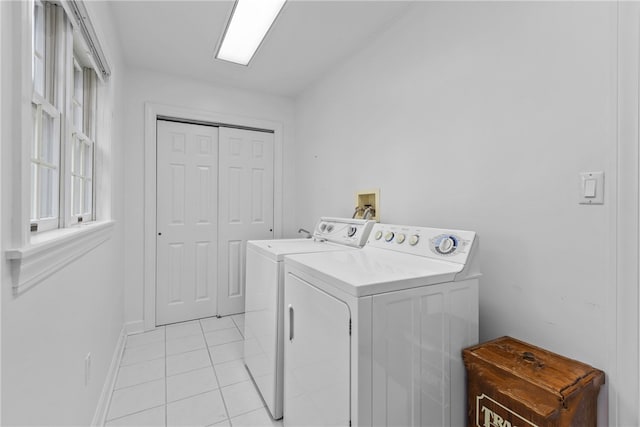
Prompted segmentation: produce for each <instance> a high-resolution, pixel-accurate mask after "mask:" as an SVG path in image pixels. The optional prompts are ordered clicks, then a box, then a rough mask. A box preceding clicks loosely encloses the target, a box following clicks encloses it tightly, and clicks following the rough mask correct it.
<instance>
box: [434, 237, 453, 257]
mask: <svg viewBox="0 0 640 427" xmlns="http://www.w3.org/2000/svg"><path fill="white" fill-rule="evenodd" d="M433 248H434V249H435V251H436V253H439V254H440V255H450V254H452V253H454V252H455V251H456V249H458V238H457V237H456V236H454V235H452V234H444V235H442V236H438V237H436V239H435V241H434V242H433Z"/></svg>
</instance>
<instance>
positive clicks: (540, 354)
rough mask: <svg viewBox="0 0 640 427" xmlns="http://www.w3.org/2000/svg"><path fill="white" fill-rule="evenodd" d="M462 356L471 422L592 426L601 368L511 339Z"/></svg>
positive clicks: (500, 426) (489, 426)
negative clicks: (465, 370)
mask: <svg viewBox="0 0 640 427" xmlns="http://www.w3.org/2000/svg"><path fill="white" fill-rule="evenodd" d="M462 357H463V359H464V364H465V367H466V369H467V396H468V397H467V399H468V400H467V411H468V415H469V417H468V425H469V426H476V427H531V426H538V427H542V426H554V427H556V426H557V427H565V426H576V427H578V426H579V427H588V426H594V427H595V426H596V424H597V400H598V392H599V390H600V386H601V385H602V384H604V372H602V371H600V370H598V369H595V368H593V367H591V366H589V365H586V364H584V363H581V362H578V361H576V360H572V359H568V358H566V357H563V356H560V355H557V354H555V353H552V352H550V351H547V350H544V349H542V348H539V347H535V346H533V345H530V344H527V343H525V342H522V341H518V340H516V339H514V338H510V337H502V338H498V339H496V340H493V341H489V342H486V343H484V344H479V345H476V346H473V347H469V348H467V349H465V350H463V352H462Z"/></svg>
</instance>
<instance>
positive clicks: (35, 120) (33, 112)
mask: <svg viewBox="0 0 640 427" xmlns="http://www.w3.org/2000/svg"><path fill="white" fill-rule="evenodd" d="M31 118H32V120H33V135H32V136H33V141H32V145H31V157H32V158H34V159H35V158H37V157H38V151H39V150H38V132H39V130H38V129H37V125H38V106H37V105H35V104H31Z"/></svg>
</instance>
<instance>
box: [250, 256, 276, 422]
mask: <svg viewBox="0 0 640 427" xmlns="http://www.w3.org/2000/svg"><path fill="white" fill-rule="evenodd" d="M282 269H283V263H282V262H276V261H274V260H273V259H270V258H268V257H267V256H265V255H263V254H260V253H259V252H258V251H255V250H252V249H251V248H250V247H249V249H248V250H247V271H246V301H245V326H244V363H245V365H246V366H247V369H248V370H249V372H250V373H251V376H252V378H253V380H254V382H255V384H256V386H257V387H258V390H259V391H260V394H261V395H262V398H263V399H264V401H265V403H266V404H267V407H268V408H269V412H271V415H272V416H273V417H274V418H276V419H277V418H280V417H282V402H281V399H280V396H281V394H279V393H278V388H279V387H280V389H281V387H282V385H281V384H280V382H281V381H279V377H280V375H279V373H280V372H281V371H278V368H279V366H278V365H279V362H278V357H277V356H278V337H279V336H280V339H281V336H282V333H281V328H282V322H281V321H280V319H279V316H278V306H279V304H281V302H280V299H281V298H280V296H279V287H280V285H279V283H280V281H279V278H280V277H281V274H282V273H281V270H282ZM279 329H280V331H279ZM281 342H282V341H281Z"/></svg>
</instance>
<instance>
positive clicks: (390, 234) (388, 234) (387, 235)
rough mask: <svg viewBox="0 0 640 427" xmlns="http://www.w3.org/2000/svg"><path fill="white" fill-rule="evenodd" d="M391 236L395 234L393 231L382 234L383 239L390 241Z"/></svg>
mask: <svg viewBox="0 0 640 427" xmlns="http://www.w3.org/2000/svg"><path fill="white" fill-rule="evenodd" d="M393 236H395V234H393V231H389V232H388V233H387V234H385V235H384V240H386V241H387V242H390V241H392V240H393Z"/></svg>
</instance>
